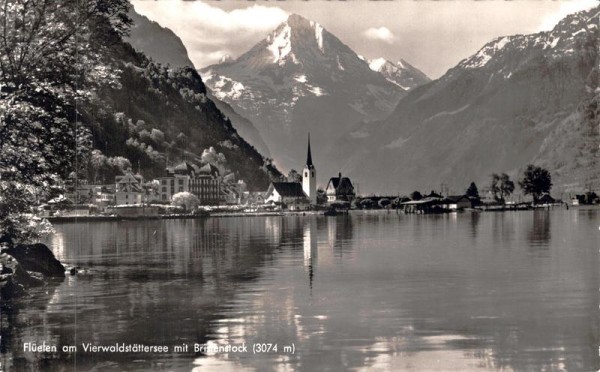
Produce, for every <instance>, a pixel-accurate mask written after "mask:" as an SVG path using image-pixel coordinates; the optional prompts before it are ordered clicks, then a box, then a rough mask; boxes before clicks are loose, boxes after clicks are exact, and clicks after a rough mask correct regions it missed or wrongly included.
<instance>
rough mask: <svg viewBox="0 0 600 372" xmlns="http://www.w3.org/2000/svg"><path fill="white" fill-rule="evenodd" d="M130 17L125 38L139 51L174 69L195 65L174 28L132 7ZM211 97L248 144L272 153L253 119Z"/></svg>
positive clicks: (265, 153)
mask: <svg viewBox="0 0 600 372" xmlns="http://www.w3.org/2000/svg"><path fill="white" fill-rule="evenodd" d="M129 16H130V17H131V19H132V21H133V25H132V27H131V30H130V35H129V37H128V38H127V39H126V41H127V42H129V43H130V44H131V45H132V46H133V47H134V48H135V49H136V50H138V51H141V52H143V53H144V54H146V55H147V56H148V57H150V58H152V59H153V60H154V61H156V62H158V63H161V64H163V65H166V64H169V65H170V66H171V67H173V68H183V67H194V64H193V63H192V61H191V60H190V59H189V57H188V53H187V50H186V48H185V46H184V45H183V42H182V41H181V39H180V38H179V37H178V36H177V35H175V33H174V32H173V31H171V30H170V29H168V28H165V27H161V26H160V25H159V24H158V23H156V22H154V21H152V20H150V19H148V18H147V17H145V16H143V15H140V14H138V13H136V12H135V10H134V9H133V7H132V8H131V9H130V11H129ZM209 98H210V99H211V100H212V101H213V102H214V104H215V105H216V106H217V108H218V109H219V110H220V111H221V112H223V113H224V114H225V115H226V116H227V117H228V119H229V120H230V121H231V124H232V125H233V127H234V128H235V129H236V130H237V131H238V133H239V134H240V135H241V136H242V137H243V138H244V139H245V140H246V141H248V143H250V144H251V145H253V146H254V147H255V148H256V149H257V150H258V151H259V152H260V153H261V154H263V155H265V156H270V155H271V154H270V150H269V147H268V146H267V145H266V143H265V141H264V140H263V138H262V136H261V135H260V133H259V132H258V130H257V129H256V127H255V126H254V124H253V123H252V122H251V121H250V120H248V119H246V118H245V117H243V116H242V115H240V114H239V113H237V112H236V111H235V110H234V109H233V108H232V107H231V106H230V105H228V104H227V103H225V102H222V101H220V100H219V99H217V98H216V97H214V96H212V95H211V94H210V93H209Z"/></svg>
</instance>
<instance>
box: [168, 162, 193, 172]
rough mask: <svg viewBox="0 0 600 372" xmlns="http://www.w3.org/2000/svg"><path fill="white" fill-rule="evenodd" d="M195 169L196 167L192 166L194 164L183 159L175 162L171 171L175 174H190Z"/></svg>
mask: <svg viewBox="0 0 600 372" xmlns="http://www.w3.org/2000/svg"><path fill="white" fill-rule="evenodd" d="M195 171H196V169H195V168H194V166H193V165H192V164H190V163H189V162H187V161H183V162H181V163H179V164H177V165H176V166H175V167H174V168H173V169H172V170H171V172H173V173H177V174H192V173H193V172H195Z"/></svg>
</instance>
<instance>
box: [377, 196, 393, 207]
mask: <svg viewBox="0 0 600 372" xmlns="http://www.w3.org/2000/svg"><path fill="white" fill-rule="evenodd" d="M377 204H378V205H379V207H380V208H382V209H386V208H388V207H389V206H390V204H392V202H391V201H390V199H388V198H381V199H379V201H378V202H377Z"/></svg>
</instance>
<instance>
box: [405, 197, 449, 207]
mask: <svg viewBox="0 0 600 372" xmlns="http://www.w3.org/2000/svg"><path fill="white" fill-rule="evenodd" d="M440 200H441V199H440V198H437V197H435V196H428V197H425V198H423V199H419V200H409V201H406V202H403V203H400V204H403V205H421V204H439V202H440Z"/></svg>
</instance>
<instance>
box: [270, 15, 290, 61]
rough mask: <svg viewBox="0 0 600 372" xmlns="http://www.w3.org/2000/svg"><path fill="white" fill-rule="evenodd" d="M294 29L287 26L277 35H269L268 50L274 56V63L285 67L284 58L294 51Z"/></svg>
mask: <svg viewBox="0 0 600 372" xmlns="http://www.w3.org/2000/svg"><path fill="white" fill-rule="evenodd" d="M291 35H292V29H291V27H290V26H289V25H288V24H286V25H285V27H283V29H282V30H281V32H279V33H278V34H277V35H274V36H273V35H269V36H268V37H267V42H269V45H267V49H268V50H269V51H270V52H271V54H273V63H278V64H279V65H283V64H284V63H285V60H284V58H285V57H286V56H287V55H288V54H290V52H291V51H292V41H291V39H290V38H291Z"/></svg>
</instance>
